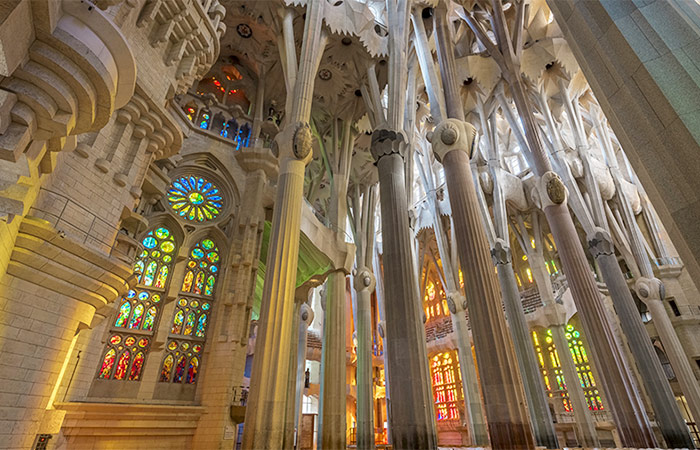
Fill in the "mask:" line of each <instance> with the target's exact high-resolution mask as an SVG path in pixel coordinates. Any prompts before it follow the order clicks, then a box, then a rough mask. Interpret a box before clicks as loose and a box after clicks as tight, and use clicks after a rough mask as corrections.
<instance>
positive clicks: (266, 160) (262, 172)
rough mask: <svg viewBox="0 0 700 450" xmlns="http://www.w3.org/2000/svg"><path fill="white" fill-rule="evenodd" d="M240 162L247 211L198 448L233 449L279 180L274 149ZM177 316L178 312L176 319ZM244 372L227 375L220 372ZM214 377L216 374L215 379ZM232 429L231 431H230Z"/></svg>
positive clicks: (204, 395)
mask: <svg viewBox="0 0 700 450" xmlns="http://www.w3.org/2000/svg"><path fill="white" fill-rule="evenodd" d="M236 160H237V161H238V163H239V164H240V165H241V167H243V168H244V169H245V170H246V171H248V176H247V178H246V181H245V189H244V190H243V195H242V196H241V201H242V203H241V206H240V211H241V213H240V214H239V215H238V217H237V220H238V224H237V227H238V228H237V229H238V230H239V231H238V233H237V234H236V235H235V237H234V239H233V242H232V244H231V250H230V254H229V257H228V258H227V261H230V267H229V268H228V269H227V271H226V272H227V273H226V274H225V275H224V278H223V279H222V280H221V281H220V282H221V283H222V284H223V290H224V292H223V294H224V295H220V300H219V301H220V304H219V305H218V307H217V308H218V309H217V314H216V316H214V317H215V320H216V321H215V323H214V324H213V327H212V330H211V337H210V338H209V342H208V343H207V346H208V347H209V349H208V352H209V356H208V359H207V366H206V369H207V372H206V374H207V375H205V376H203V377H202V379H201V380H200V381H199V383H201V384H200V387H199V389H200V397H199V398H200V402H201V404H202V406H204V407H205V408H206V410H207V412H206V417H205V419H204V420H201V421H200V422H199V424H198V426H197V430H196V432H195V438H194V439H193V444H194V447H193V448H194V449H195V450H212V449H225V448H230V447H231V446H232V445H233V441H232V440H233V439H234V438H233V437H231V436H232V435H233V436H235V433H231V431H232V430H233V427H235V426H236V425H237V424H235V423H234V422H233V421H232V420H231V413H230V411H229V409H230V406H231V405H232V404H233V403H234V400H235V399H234V389H236V388H237V387H238V386H240V384H241V382H242V377H243V369H244V366H245V359H246V348H247V346H248V335H249V328H248V325H249V322H250V315H251V311H252V308H253V301H254V297H255V293H254V287H255V283H254V279H255V277H256V274H257V271H258V260H259V258H260V245H261V241H262V234H263V228H264V223H265V205H264V195H265V194H264V192H265V187H266V186H267V185H268V183H269V180H270V179H274V178H276V177H277V160H276V158H275V157H274V155H273V154H272V152H271V151H270V150H269V149H242V150H240V151H239V152H238V153H237V154H236ZM168 317H172V313H171V316H168ZM220 373H228V374H239V375H238V376H227V377H221V376H218V375H216V374H220ZM208 374H215V375H213V376H209V375H208ZM227 428H228V431H229V433H227V432H226V431H227Z"/></svg>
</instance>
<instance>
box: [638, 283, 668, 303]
mask: <svg viewBox="0 0 700 450" xmlns="http://www.w3.org/2000/svg"><path fill="white" fill-rule="evenodd" d="M634 290H635V291H637V295H638V296H639V299H640V300H641V301H643V302H644V303H645V304H647V303H648V302H650V301H654V300H658V301H661V300H663V299H664V298H666V287H665V286H664V283H663V282H662V281H661V280H659V279H658V278H646V277H639V278H638V279H637V281H636V282H635V283H634Z"/></svg>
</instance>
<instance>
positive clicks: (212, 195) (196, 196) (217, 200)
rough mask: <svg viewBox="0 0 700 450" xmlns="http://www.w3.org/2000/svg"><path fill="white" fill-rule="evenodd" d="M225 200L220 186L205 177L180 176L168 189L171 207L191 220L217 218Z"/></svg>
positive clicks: (184, 217)
mask: <svg viewBox="0 0 700 450" xmlns="http://www.w3.org/2000/svg"><path fill="white" fill-rule="evenodd" d="M223 200H224V199H223V197H222V196H221V193H220V192H219V188H218V187H217V186H216V185H215V184H214V183H212V182H210V181H208V180H206V179H205V178H203V177H198V176H193V175H190V176H183V177H180V178H178V179H176V180H175V181H173V183H172V185H171V186H170V188H169V189H168V202H169V203H170V208H172V210H173V211H174V212H175V214H177V215H178V216H180V217H181V218H183V219H186V220H189V221H190V222H199V223H202V222H206V221H208V220H212V219H215V218H216V217H217V216H218V215H219V214H220V213H221V210H222V208H223V206H224V203H223Z"/></svg>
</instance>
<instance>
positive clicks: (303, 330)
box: [294, 303, 314, 448]
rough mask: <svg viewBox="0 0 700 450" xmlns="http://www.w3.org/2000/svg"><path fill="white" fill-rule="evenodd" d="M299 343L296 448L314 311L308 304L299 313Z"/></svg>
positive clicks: (299, 430)
mask: <svg viewBox="0 0 700 450" xmlns="http://www.w3.org/2000/svg"><path fill="white" fill-rule="evenodd" d="M299 319H300V320H301V321H300V322H299V343H298V344H297V376H296V380H297V381H296V408H295V409H294V423H295V424H296V425H295V426H296V428H297V439H296V446H297V448H298V447H299V439H300V436H301V418H302V410H303V405H304V388H305V386H304V383H305V381H306V380H305V378H306V371H305V369H306V345H307V337H308V332H309V327H310V326H311V322H313V321H314V310H313V309H311V307H310V306H309V304H308V303H304V304H302V305H301V310H300V312H299Z"/></svg>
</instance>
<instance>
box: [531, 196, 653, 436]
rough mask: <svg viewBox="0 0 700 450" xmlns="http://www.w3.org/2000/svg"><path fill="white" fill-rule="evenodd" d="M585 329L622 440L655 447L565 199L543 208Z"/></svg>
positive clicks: (647, 422)
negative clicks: (562, 201)
mask: <svg viewBox="0 0 700 450" xmlns="http://www.w3.org/2000/svg"><path fill="white" fill-rule="evenodd" d="M544 213H545V215H546V216H547V221H548V222H549V226H550V229H551V230H552V234H553V236H554V240H555V242H556V244H557V250H558V251H559V257H560V258H561V262H562V265H563V268H564V272H565V273H566V276H567V281H568V283H569V287H570V288H571V291H572V295H573V298H574V302H575V303H576V308H577V309H578V311H579V313H580V314H579V315H580V317H581V322H582V323H583V327H584V331H585V332H586V336H588V340H589V344H590V347H591V349H592V350H593V351H592V352H591V353H592V358H593V362H594V363H595V365H596V367H599V368H600V372H599V373H600V376H599V380H600V382H601V387H602V389H603V391H604V392H605V396H606V398H607V399H608V401H609V403H610V404H609V405H608V407H609V408H610V410H611V411H612V414H613V417H614V419H615V423H616V425H617V427H618V431H619V434H620V440H621V441H622V444H623V445H624V446H629V447H656V439H654V436H653V433H652V431H651V427H650V425H649V421H648V419H647V416H646V413H645V411H644V408H643V405H642V402H641V399H640V398H639V395H638V393H637V392H635V391H634V389H633V386H632V384H631V380H630V374H629V371H628V370H627V368H626V366H625V363H626V362H625V360H624V359H623V358H622V353H621V350H620V347H619V344H618V343H617V340H616V338H615V336H614V335H613V331H612V327H611V325H610V322H609V319H608V317H607V312H606V311H605V308H604V306H603V302H602V299H601V296H600V293H599V292H598V287H597V286H596V284H595V280H594V279H593V275H592V274H591V270H590V267H589V265H588V261H587V260H586V256H585V254H584V253H583V248H582V247H581V242H580V241H579V238H578V233H577V232H576V228H575V227H574V222H573V220H572V219H571V215H570V214H569V210H568V209H567V207H566V203H565V202H564V203H561V204H552V205H549V206H547V207H545V208H544Z"/></svg>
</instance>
